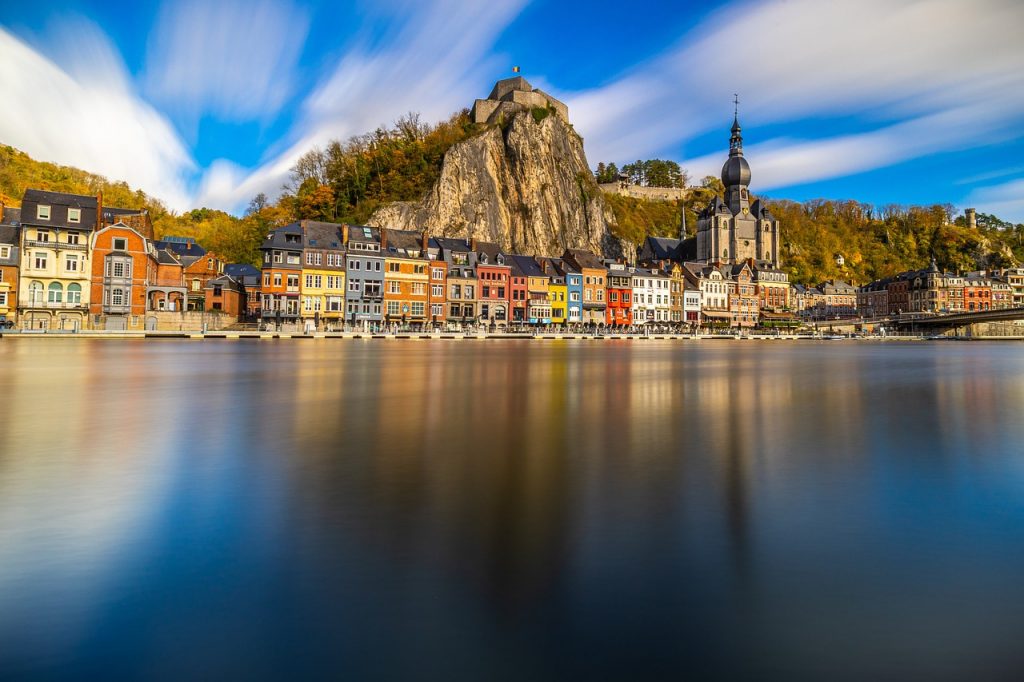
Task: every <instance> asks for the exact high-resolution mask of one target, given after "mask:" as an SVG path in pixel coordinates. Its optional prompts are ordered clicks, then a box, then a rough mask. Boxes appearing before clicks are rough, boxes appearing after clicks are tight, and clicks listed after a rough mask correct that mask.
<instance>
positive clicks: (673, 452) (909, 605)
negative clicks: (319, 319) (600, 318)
mask: <svg viewBox="0 0 1024 682" xmlns="http://www.w3.org/2000/svg"><path fill="white" fill-rule="evenodd" d="M1018 348H1019V347H1017V346H1013V345H998V344H991V345H989V344H962V345H954V344H945V345H942V344H935V345H899V344H888V345H887V344H879V345H866V344H846V343H832V344H828V343H825V344H812V343H807V344H802V345H796V344H782V343H754V342H750V343H748V342H720V343H713V342H712V343H690V344H678V343H665V344H661V343H657V342H614V341H604V342H598V341H586V342H578V343H574V342H507V343H503V342H450V343H437V342H424V343H416V342H400V341H395V342H380V341H369V340H367V341H348V342H339V341H333V340H324V341H309V342H267V341H259V342H256V341H253V342H248V341H239V342H227V341H225V342H222V343H217V342H213V341H207V342H202V343H197V342H177V341H167V342H157V343H153V342H103V341H97V342H75V341H63V340H46V342H42V341H40V340H28V339H26V340H10V339H7V340H4V341H3V342H2V347H0V354H2V359H3V362H2V365H0V395H2V396H3V405H4V409H3V410H0V445H2V449H0V557H3V561H2V562H0V642H3V643H4V645H3V646H0V673H2V672H6V671H10V672H12V673H20V674H28V675H32V674H48V675H62V674H69V673H71V672H75V673H82V672H86V673H89V672H91V671H96V672H98V671H101V670H102V671H104V674H114V675H116V674H129V675H146V676H154V675H156V676H166V677H177V676H195V675H203V676H212V675H218V674H219V675H223V676H240V675H245V676H255V677H261V676H267V675H274V674H284V673H285V672H286V671H287V672H288V673H291V674H294V673H296V672H297V673H299V674H303V673H305V674H312V673H323V672H324V671H335V670H337V671H339V672H348V673H353V674H361V675H375V676H401V675H413V674H415V675H417V676H420V677H423V676H445V677H470V678H481V677H486V678H489V679H491V678H499V679H500V678H502V677H508V678H514V679H521V678H523V677H531V678H541V679H543V678H547V677H565V676H574V677H619V678H621V677H640V676H647V675H651V676H653V675H658V674H662V675H664V674H669V673H671V674H674V675H678V674H680V673H682V672H690V673H704V674H708V673H715V674H719V675H738V674H747V675H749V674H757V675H760V676H785V677H792V676H794V675H797V676H799V675H806V676H816V675H819V676H824V675H829V676H833V677H834V676H837V675H838V676H852V677H865V676H868V677H888V676H900V675H901V674H904V673H915V674H916V673H920V674H923V675H929V676H947V677H959V676H963V675H965V674H967V673H972V674H974V675H977V674H983V675H988V676H990V677H992V676H995V677H998V676H1001V675H1004V674H1010V673H1013V672H1016V671H1017V670H1018V669H1019V666H1020V665H1021V663H1022V660H1021V658H1020V656H1019V654H1018V653H1017V646H1016V632H1017V631H1018V630H1019V629H1020V627H1021V626H1022V625H1024V615H1022V614H1021V612H1020V611H1019V609H1017V608H1016V605H1018V604H1019V603H1021V601H1022V598H1024V587H1022V586H1021V585H1020V581H1019V574H1020V572H1021V570H1022V569H1024V542H1022V540H1024V526H1022V525H1021V521H1022V520H1024V502H1022V500H1024V497H1022V496H1021V492H1024V467H1022V466H1021V458H1020V454H1019V453H1020V451H1021V448H1020V446H1019V443H1020V442H1022V437H1024V425H1022V422H1021V420H1020V419H1019V414H1020V410H1021V408H1022V407H1024V389H1022V386H1024V383H1022V381H1021V378H1022V376H1024V356H1022V355H1021V354H1020V353H1019V350H1018ZM954 613H955V614H956V616H955V617H952V614H954ZM182 651H187V652H188V653H187V655H182V653H181V652H182ZM154 671H156V672H154Z"/></svg>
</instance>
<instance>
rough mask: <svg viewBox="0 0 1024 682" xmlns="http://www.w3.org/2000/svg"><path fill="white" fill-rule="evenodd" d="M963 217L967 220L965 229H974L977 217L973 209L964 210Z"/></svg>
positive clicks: (976, 224)
mask: <svg viewBox="0 0 1024 682" xmlns="http://www.w3.org/2000/svg"><path fill="white" fill-rule="evenodd" d="M964 217H965V218H967V227H970V228H975V227H977V226H978V216H977V213H975V211H974V209H973V208H968V209H965V210H964Z"/></svg>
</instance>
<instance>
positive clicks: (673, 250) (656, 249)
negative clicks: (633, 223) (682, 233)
mask: <svg viewBox="0 0 1024 682" xmlns="http://www.w3.org/2000/svg"><path fill="white" fill-rule="evenodd" d="M681 245H682V240H681V239H671V238H669V237H648V238H647V239H645V240H644V243H643V245H642V246H641V247H640V248H639V249H638V251H639V253H640V258H641V259H642V260H644V261H656V260H679V247H680V246H681Z"/></svg>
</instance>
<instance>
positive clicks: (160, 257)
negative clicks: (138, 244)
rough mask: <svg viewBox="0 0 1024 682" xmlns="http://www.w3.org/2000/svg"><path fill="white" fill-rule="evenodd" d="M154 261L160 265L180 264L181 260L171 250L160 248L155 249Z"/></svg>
mask: <svg viewBox="0 0 1024 682" xmlns="http://www.w3.org/2000/svg"><path fill="white" fill-rule="evenodd" d="M156 262H157V263H159V264H160V265H181V261H180V260H178V257H177V256H175V255H174V252H173V251H168V250H167V249H160V248H158V249H157V250H156Z"/></svg>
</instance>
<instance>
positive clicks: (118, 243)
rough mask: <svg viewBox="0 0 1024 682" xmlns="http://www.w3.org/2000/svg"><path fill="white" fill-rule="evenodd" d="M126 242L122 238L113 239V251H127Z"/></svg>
mask: <svg viewBox="0 0 1024 682" xmlns="http://www.w3.org/2000/svg"><path fill="white" fill-rule="evenodd" d="M127 250H128V240H127V239H125V238H123V237H115V238H114V251H127Z"/></svg>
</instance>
